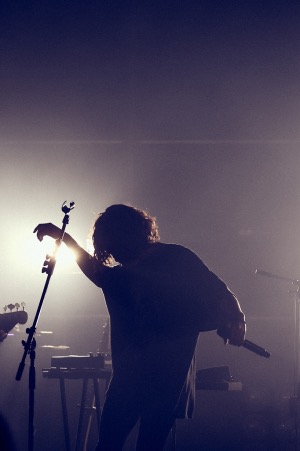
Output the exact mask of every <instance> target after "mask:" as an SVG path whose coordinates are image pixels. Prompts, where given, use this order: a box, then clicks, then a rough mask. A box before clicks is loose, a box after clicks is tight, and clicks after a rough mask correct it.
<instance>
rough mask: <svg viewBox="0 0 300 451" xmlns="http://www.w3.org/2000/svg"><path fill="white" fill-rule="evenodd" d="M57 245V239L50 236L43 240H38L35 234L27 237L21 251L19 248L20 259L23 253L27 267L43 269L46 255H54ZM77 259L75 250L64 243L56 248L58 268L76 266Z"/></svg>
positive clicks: (63, 268) (65, 269)
mask: <svg viewBox="0 0 300 451" xmlns="http://www.w3.org/2000/svg"><path fill="white" fill-rule="evenodd" d="M55 246H56V244H55V241H54V240H53V239H52V238H50V237H45V238H44V239H43V241H41V242H38V241H37V239H36V237H35V236H34V237H33V238H32V237H26V238H25V239H24V240H23V242H22V246H21V253H20V248H19V260H20V255H21V256H22V259H23V260H24V265H25V267H26V268H27V269H30V270H36V268H38V267H40V268H41V269H42V267H43V264H44V261H45V260H46V257H48V256H50V257H51V256H53V255H54V251H55ZM75 260H76V255H75V252H73V251H72V250H70V249H68V248H67V246H66V245H65V244H64V243H62V244H61V245H60V246H59V248H58V249H57V250H56V262H57V268H60V269H62V270H64V271H68V270H70V269H72V268H74V264H75Z"/></svg>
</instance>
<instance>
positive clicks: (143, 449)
mask: <svg viewBox="0 0 300 451" xmlns="http://www.w3.org/2000/svg"><path fill="white" fill-rule="evenodd" d="M145 389H146V390H147V387H145V385H144V384H141V386H139V384H138V383H137V384H134V383H133V381H132V380H130V381H129V380H127V383H126V382H125V381H124V380H118V379H117V378H115V377H114V378H113V379H112V381H111V384H110V387H109V390H108V392H107V396H106V400H105V403H104V407H103V412H102V416H101V424H100V440H99V443H98V445H97V448H96V451H122V449H123V446H124V443H125V442H126V439H127V437H128V435H129V434H130V432H131V430H132V429H133V427H134V426H135V425H136V423H137V422H138V421H139V432H138V438H137V445H136V451H162V450H163V448H164V445H165V443H166V440H167V437H168V435H169V432H170V430H171V428H172V426H173V424H174V421H175V417H176V415H175V410H176V403H177V396H174V397H173V398H174V399H170V397H169V398H168V397H167V399H166V397H165V394H164V393H163V392H162V393H156V392H153V391H152V390H151V389H150V390H149V391H148V392H147V393H145Z"/></svg>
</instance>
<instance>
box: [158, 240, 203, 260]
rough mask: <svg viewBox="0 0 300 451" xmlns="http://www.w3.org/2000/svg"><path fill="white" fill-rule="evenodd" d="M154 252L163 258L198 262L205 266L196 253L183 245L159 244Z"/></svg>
mask: <svg viewBox="0 0 300 451" xmlns="http://www.w3.org/2000/svg"><path fill="white" fill-rule="evenodd" d="M153 250H154V252H155V253H157V254H160V255H161V256H165V257H168V256H169V257H172V258H179V259H184V260H190V261H195V262H196V261H197V262H199V263H202V264H203V262H202V260H201V259H200V257H198V255H197V254H196V253H195V252H194V251H192V250H191V249H189V248H188V247H186V246H183V245H182V244H176V243H163V242H159V243H155V245H154V249H153Z"/></svg>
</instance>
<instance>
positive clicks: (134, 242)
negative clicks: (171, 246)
mask: <svg viewBox="0 0 300 451" xmlns="http://www.w3.org/2000/svg"><path fill="white" fill-rule="evenodd" d="M92 238H93V244H94V256H95V258H96V259H97V260H98V261H100V262H101V263H102V264H105V265H111V264H113V262H114V258H113V256H112V255H111V253H110V252H109V251H108V250H107V249H106V245H107V243H114V245H115V246H120V245H121V246H122V247H123V248H124V247H125V248H126V249H127V253H128V254H131V253H134V252H135V251H136V250H138V249H141V248H143V247H144V246H145V245H146V244H148V243H153V242H156V241H159V240H160V237H159V233H158V227H157V224H156V218H154V217H152V216H150V215H149V214H148V212H146V211H144V210H139V209H138V208H135V207H133V206H130V205H124V204H116V205H111V206H110V207H108V208H107V209H106V210H105V211H104V212H103V213H100V214H99V215H98V217H97V219H96V221H95V223H94V228H93V236H92Z"/></svg>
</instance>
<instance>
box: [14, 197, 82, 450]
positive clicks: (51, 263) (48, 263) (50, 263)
mask: <svg viewBox="0 0 300 451" xmlns="http://www.w3.org/2000/svg"><path fill="white" fill-rule="evenodd" d="M74 207H75V203H74V202H71V203H70V206H69V207H67V205H66V202H64V203H63V205H62V207H61V210H62V212H63V213H64V214H65V215H64V218H63V221H62V223H63V226H62V229H61V233H60V237H59V238H58V240H56V247H55V249H54V253H53V256H48V255H47V256H46V260H45V261H44V265H43V268H42V272H45V273H46V274H47V279H46V282H45V286H44V289H43V292H42V295H41V298H40V302H39V305H38V308H37V311H36V314H35V317H34V321H33V324H32V326H31V327H30V328H27V329H26V333H27V334H28V338H27V341H25V340H22V345H23V347H24V353H23V357H22V360H21V362H20V364H19V368H18V371H17V374H16V380H17V381H20V380H21V378H22V374H23V371H24V368H25V361H26V357H27V355H29V356H30V370H29V425H28V451H33V449H34V390H35V367H34V362H35V349H36V340H35V338H34V334H35V332H36V325H37V323H38V320H39V316H40V312H41V309H42V306H43V302H44V299H45V296H46V292H47V289H48V286H49V283H50V279H51V276H52V274H53V271H54V268H55V264H56V254H57V251H58V249H59V247H60V245H61V243H62V240H63V238H64V234H65V229H66V226H67V224H69V213H70V211H71V210H73V208H74Z"/></svg>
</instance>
